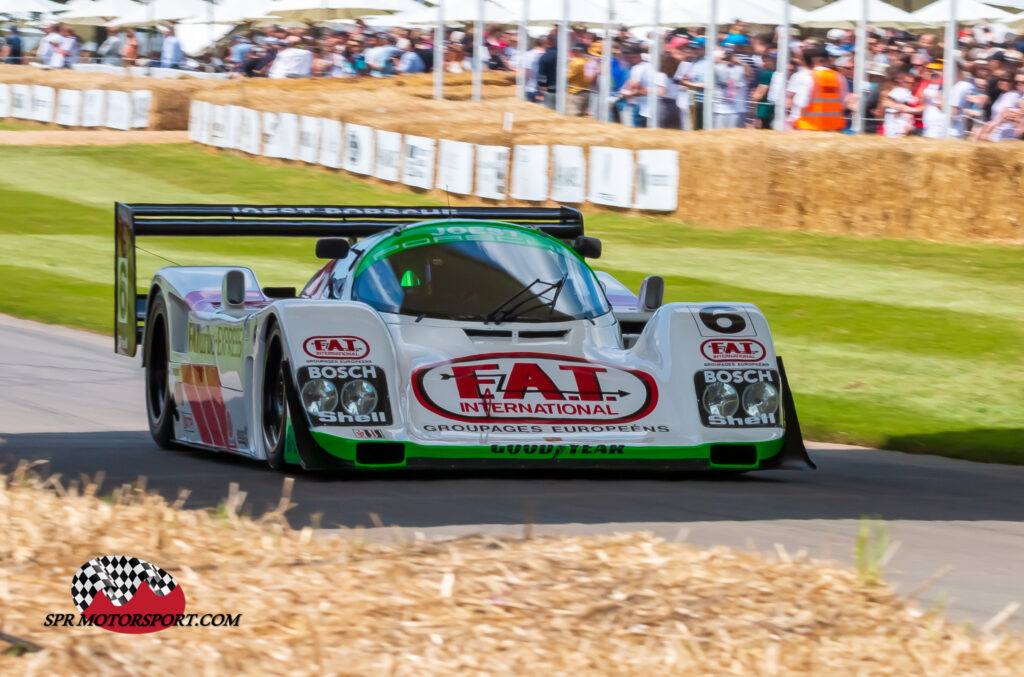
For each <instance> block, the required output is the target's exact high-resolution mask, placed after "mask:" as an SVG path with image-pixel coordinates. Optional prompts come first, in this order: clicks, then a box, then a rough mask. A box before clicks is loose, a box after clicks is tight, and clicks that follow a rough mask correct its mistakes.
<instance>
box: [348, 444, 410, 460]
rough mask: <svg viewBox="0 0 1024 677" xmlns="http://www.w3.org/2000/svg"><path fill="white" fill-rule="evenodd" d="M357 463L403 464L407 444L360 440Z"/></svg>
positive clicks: (357, 445) (357, 447)
mask: <svg viewBox="0 0 1024 677" xmlns="http://www.w3.org/2000/svg"><path fill="white" fill-rule="evenodd" d="M356 463H358V464H360V465H401V464H403V463H405V445H404V444H402V443H401V442H359V443H358V444H356Z"/></svg>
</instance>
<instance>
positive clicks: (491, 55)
mask: <svg viewBox="0 0 1024 677" xmlns="http://www.w3.org/2000/svg"><path fill="white" fill-rule="evenodd" d="M507 46H508V45H506V44H505V43H504V42H488V43H487V60H486V61H485V63H484V68H486V69H487V70H492V71H511V70H512V68H511V66H509V65H508V62H507V61H506V60H505V48H506V47H507Z"/></svg>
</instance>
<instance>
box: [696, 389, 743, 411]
mask: <svg viewBox="0 0 1024 677" xmlns="http://www.w3.org/2000/svg"><path fill="white" fill-rule="evenodd" d="M700 400H701V404H703V405H704V411H706V412H708V413H709V414H711V415H712V416H732V415H733V414H735V413H736V409H737V408H739V406H740V396H739V394H738V393H737V392H736V389H735V388H733V387H732V386H731V385H729V384H728V383H711V384H709V385H708V386H707V387H706V388H704V395H703V396H702V397H701V398H700Z"/></svg>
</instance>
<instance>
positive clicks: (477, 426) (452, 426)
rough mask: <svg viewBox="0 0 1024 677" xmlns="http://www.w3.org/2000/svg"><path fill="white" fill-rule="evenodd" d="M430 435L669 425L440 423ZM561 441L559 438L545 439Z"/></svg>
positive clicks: (648, 429)
mask: <svg viewBox="0 0 1024 677" xmlns="http://www.w3.org/2000/svg"><path fill="white" fill-rule="evenodd" d="M423 430H425V431H426V432H428V433H447V432H452V433H521V434H526V433H535V434H536V433H558V434H564V433H667V432H670V431H671V428H669V427H668V426H667V425H638V424H636V423H631V424H622V425H501V424H492V423H440V424H437V425H434V424H428V425H425V426H423ZM544 439H545V440H547V441H555V442H557V441H559V438H557V437H553V438H551V439H548V438H544Z"/></svg>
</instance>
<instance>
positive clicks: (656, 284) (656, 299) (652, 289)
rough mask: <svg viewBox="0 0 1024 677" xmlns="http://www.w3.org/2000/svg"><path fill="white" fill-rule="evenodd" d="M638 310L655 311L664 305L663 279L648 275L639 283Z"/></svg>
mask: <svg viewBox="0 0 1024 677" xmlns="http://www.w3.org/2000/svg"><path fill="white" fill-rule="evenodd" d="M639 300H640V310H647V311H650V310H657V309H658V308H661V306H662V304H663V303H665V278H663V277H660V276H658V275H650V276H648V277H645V278H644V281H643V282H641V283H640V299H639Z"/></svg>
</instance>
